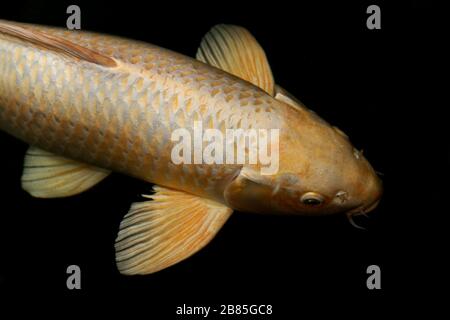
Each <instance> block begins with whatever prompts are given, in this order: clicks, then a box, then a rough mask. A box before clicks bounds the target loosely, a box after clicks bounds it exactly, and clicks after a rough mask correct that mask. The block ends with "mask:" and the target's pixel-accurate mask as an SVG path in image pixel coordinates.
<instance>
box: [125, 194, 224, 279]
mask: <svg viewBox="0 0 450 320" xmlns="http://www.w3.org/2000/svg"><path fill="white" fill-rule="evenodd" d="M153 189H154V190H155V191H156V193H155V194H153V195H151V196H145V197H146V198H149V199H153V201H150V200H148V201H144V202H138V203H133V205H132V206H131V209H130V211H129V212H128V214H127V215H126V216H125V218H124V220H122V223H121V224H120V232H119V235H118V237H117V239H116V262H117V267H118V269H119V271H120V272H121V273H122V274H127V275H132V274H148V273H153V272H156V271H159V270H161V269H164V268H167V267H169V266H171V265H173V264H175V263H177V262H180V261H182V260H184V259H186V258H188V257H189V256H191V255H192V254H194V253H195V252H197V251H199V250H200V249H201V248H203V247H204V246H205V245H206V244H208V243H209V242H210V241H211V239H212V238H213V237H214V236H215V235H216V233H217V232H218V231H219V229H220V228H221V227H222V225H223V224H224V223H225V221H226V220H227V219H228V217H229V216H230V215H231V213H232V210H231V209H230V208H228V207H226V206H224V205H222V204H220V203H217V202H214V201H211V200H207V199H204V198H200V197H197V196H194V195H191V194H188V193H185V192H182V191H175V190H171V189H166V188H163V187H159V186H154V187H153Z"/></svg>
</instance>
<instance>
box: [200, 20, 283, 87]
mask: <svg viewBox="0 0 450 320" xmlns="http://www.w3.org/2000/svg"><path fill="white" fill-rule="evenodd" d="M196 58H197V59H198V60H200V61H202V62H205V63H208V64H210V65H212V66H214V67H216V68H219V69H222V70H224V71H226V72H228V73H231V74H234V75H235V76H237V77H239V78H242V79H244V80H247V81H248V82H251V83H253V84H254V85H256V86H258V87H260V88H261V89H263V90H264V91H266V92H267V93H268V94H270V95H271V96H273V95H274V86H275V83H274V80H273V75H272V70H271V69H270V65H269V62H268V61H267V57H266V54H265V52H264V50H263V49H262V48H261V46H260V45H259V43H258V41H256V39H255V38H254V37H253V36H252V35H251V33H250V32H248V30H247V29H244V28H242V27H238V26H233V25H224V24H220V25H217V26H215V27H213V28H212V29H211V30H210V31H209V32H208V33H207V34H206V35H205V37H204V38H203V40H202V42H201V44H200V48H199V49H198V51H197V56H196Z"/></svg>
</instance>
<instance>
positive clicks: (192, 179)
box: [0, 25, 281, 200]
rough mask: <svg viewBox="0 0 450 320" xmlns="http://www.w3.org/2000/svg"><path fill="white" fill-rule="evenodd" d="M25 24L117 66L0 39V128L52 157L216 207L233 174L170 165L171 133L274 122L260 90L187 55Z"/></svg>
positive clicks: (220, 168) (232, 170) (219, 168)
mask: <svg viewBox="0 0 450 320" xmlns="http://www.w3.org/2000/svg"><path fill="white" fill-rule="evenodd" d="M23 26H24V28H28V29H30V30H36V31H39V32H43V33H45V34H49V35H53V36H57V37H61V38H63V39H67V40H68V41H71V42H73V43H76V44H78V45H80V46H82V47H86V48H89V49H92V50H95V51H96V52H98V53H100V54H103V55H108V56H109V57H111V58H112V59H113V60H114V62H115V63H116V65H115V66H114V67H104V66H101V65H98V64H94V63H91V62H89V61H83V60H78V61H76V60H75V59H73V58H72V57H67V56H65V55H64V54H60V53H58V52H53V51H51V50H47V49H46V48H42V47H39V46H37V45H35V44H33V43H31V44H30V43H29V42H25V41H20V40H19V39H17V38H14V37H11V36H7V35H2V34H0V57H1V58H0V59H1V60H0V74H1V78H0V92H1V94H0V105H1V106H2V108H1V109H0V127H1V128H2V129H3V130H5V131H7V132H9V133H10V134H12V135H14V136H16V137H18V138H20V139H21V140H23V141H25V142H27V143H29V144H30V145H33V146H37V147H39V148H42V149H45V150H47V151H50V152H53V153H55V154H59V155H63V156H66V157H68V158H72V159H76V160H80V161H83V162H86V163H89V164H93V165H96V166H98V167H102V168H107V169H111V170H114V171H118V172H122V173H125V174H128V175H131V176H133V177H136V178H139V179H142V180H145V181H149V182H153V183H157V184H160V185H163V186H168V187H173V188H176V189H181V190H184V191H189V192H191V193H194V194H197V195H201V196H207V197H212V198H215V199H219V200H220V198H221V197H222V196H221V195H223V181H226V180H227V179H229V178H230V177H232V176H233V175H235V174H236V170H239V166H237V165H236V166H233V165H231V166H230V165H196V166H193V165H183V166H175V165H173V163H172V162H171V161H170V155H171V152H170V151H171V149H172V147H173V144H174V142H172V141H171V139H170V138H171V133H172V132H173V131H174V130H175V129H177V128H180V127H182V128H187V129H193V125H194V121H202V122H203V127H204V128H216V129H220V130H225V128H246V127H250V126H252V127H260V128H265V127H273V126H274V125H276V124H275V121H277V120H278V118H279V116H278V115H276V114H275V113H276V112H275V109H274V108H273V105H275V104H277V103H278V104H281V103H279V102H277V101H276V100H275V99H274V98H272V97H270V96H269V95H267V94H266V93H265V92H263V91H262V90H261V89H259V88H257V87H255V86H253V85H251V84H249V83H248V82H245V81H243V80H241V79H239V78H237V77H234V76H232V75H230V74H229V73H226V72H224V71H221V70H219V69H216V68H214V67H211V66H208V65H205V64H203V63H201V62H199V61H198V60H195V59H192V58H190V57H187V56H183V55H181V54H178V53H175V52H172V51H169V50H166V49H162V48H159V47H157V46H154V45H150V44H146V43H142V42H139V41H133V40H128V39H121V38H117V37H113V36H106V35H98V34H92V33H85V32H83V33H81V34H80V33H77V32H72V31H69V30H62V29H57V28H48V27H37V26H29V25H23ZM257 104H259V105H261V106H260V108H261V113H258V114H256V113H253V110H254V108H255V106H256V105H257ZM243 120H244V121H243ZM278 121H279V120H278ZM205 190H206V191H207V192H205ZM222 198H223V197H222Z"/></svg>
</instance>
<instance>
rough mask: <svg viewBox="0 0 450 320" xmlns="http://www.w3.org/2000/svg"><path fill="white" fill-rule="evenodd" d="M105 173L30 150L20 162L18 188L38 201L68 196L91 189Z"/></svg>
mask: <svg viewBox="0 0 450 320" xmlns="http://www.w3.org/2000/svg"><path fill="white" fill-rule="evenodd" d="M36 155H39V156H36ZM109 173H110V171H109V170H106V169H103V168H98V167H95V166H91V165H88V164H85V163H80V162H78V161H75V160H71V159H67V158H64V157H60V156H57V155H54V154H52V153H50V152H46V151H43V150H40V149H38V148H36V147H30V148H29V149H28V151H27V154H26V156H25V161H24V171H23V174H22V179H21V180H22V188H23V189H24V190H25V191H27V192H28V193H30V194H31V195H32V196H34V197H38V198H59V197H68V196H72V195H75V194H78V193H81V192H83V191H85V190H87V189H89V188H91V187H92V186H94V185H95V184H97V183H98V182H100V181H101V180H103V179H104V178H106V177H107V176H108V175H109Z"/></svg>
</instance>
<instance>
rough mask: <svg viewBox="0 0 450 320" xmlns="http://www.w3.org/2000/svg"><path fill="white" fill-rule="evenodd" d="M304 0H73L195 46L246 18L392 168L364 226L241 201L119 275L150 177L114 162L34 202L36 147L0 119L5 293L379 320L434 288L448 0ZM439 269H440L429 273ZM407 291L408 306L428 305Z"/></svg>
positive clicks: (51, 17) (51, 13)
mask: <svg viewBox="0 0 450 320" xmlns="http://www.w3.org/2000/svg"><path fill="white" fill-rule="evenodd" d="M297 2H298V3H296V4H295V5H294V4H292V3H291V2H286V3H282V2H280V1H277V2H275V3H271V4H263V3H256V2H255V3H250V2H244V1H240V2H231V1H230V2H228V1H227V2H225V1H210V2H184V3H183V4H178V3H173V2H169V1H166V2H164V1H159V2H158V3H156V1H145V2H140V3H132V2H129V1H126V2H122V3H113V2H111V3H107V2H105V3H95V4H94V3H90V2H79V1H78V2H74V3H77V4H79V5H80V6H81V12H82V15H81V19H82V20H81V21H82V29H85V30H93V31H98V32H104V33H110V34H116V35H121V36H125V37H129V38H135V39H139V40H143V41H147V42H151V43H153V44H157V45H159V46H162V47H165V48H169V49H172V50H174V51H177V52H180V53H183V54H186V55H189V56H194V55H195V52H196V49H197V46H198V45H199V43H200V41H201V38H202V36H203V35H204V34H205V33H206V32H207V31H208V30H209V29H210V28H211V27H212V26H214V25H215V24H218V23H229V24H237V25H241V26H244V27H246V28H247V29H249V30H250V31H251V32H252V33H253V35H254V36H255V37H256V38H257V39H258V41H259V42H260V43H261V45H262V47H263V48H264V49H265V50H266V53H267V56H268V59H269V62H270V63H271V66H272V70H273V73H274V76H275V79H276V82H277V83H278V84H280V85H281V86H283V87H284V88H286V89H287V90H288V91H290V92H291V93H293V94H294V95H295V96H296V97H298V98H299V99H300V100H301V101H302V102H303V103H305V104H306V105H307V106H308V107H309V108H311V109H313V110H315V111H316V112H317V113H318V114H319V115H321V116H322V117H323V118H324V119H326V120H327V121H329V122H330V123H332V124H333V125H336V126H338V127H339V128H341V129H342V130H343V131H344V132H346V133H347V134H348V135H349V136H350V138H351V140H352V142H353V144H354V145H355V146H356V147H357V148H359V149H364V154H365V155H366V157H367V158H368V159H369V161H370V162H371V163H372V165H373V166H374V167H375V169H376V170H377V171H379V172H382V173H383V174H384V175H383V177H382V179H383V181H384V187H385V194H384V196H383V200H382V202H381V204H380V205H379V207H378V208H377V209H376V210H375V211H373V212H372V213H371V214H370V218H369V219H367V220H365V219H363V220H362V221H360V220H358V222H359V223H360V224H362V225H364V226H365V227H366V228H367V230H366V231H362V230H358V229H356V228H354V227H352V226H351V225H350V224H349V223H348V221H347V220H346V218H345V217H344V216H333V217H317V218H316V217H313V218H305V217H278V216H259V215H253V214H245V213H241V212H236V213H235V214H234V215H233V216H232V218H231V219H230V220H229V221H228V222H227V224H226V225H225V226H224V228H223V229H222V230H221V231H220V233H219V234H218V235H217V237H216V238H215V239H214V240H213V241H212V242H211V243H210V245H208V246H207V247H206V248H205V249H204V250H202V251H200V252H199V253H198V254H196V255H195V256H193V257H191V258H189V259H188V260H185V261H183V262H182V263H179V264H177V265H175V266H173V267H171V268H168V269H166V270H163V271H161V272H158V273H156V274H153V275H148V276H135V277H126V276H122V275H120V274H119V273H118V271H117V270H116V267H115V263H114V246H113V244H114V239H115V237H116V234H117V231H118V225H119V223H120V220H121V219H122V217H123V215H124V214H125V213H126V212H127V210H128V208H129V206H130V204H131V203H132V202H134V201H139V200H140V199H141V198H140V197H139V195H140V194H142V193H148V192H149V190H150V185H149V184H147V183H144V182H141V181H138V180H135V179H132V178H129V177H125V176H122V175H119V174H113V175H112V176H110V177H108V178H107V179H106V180H105V181H103V182H101V183H100V184H99V185H97V186H95V187H94V188H93V189H91V190H89V191H88V192H85V193H84V194H81V195H78V196H74V197H71V198H66V199H51V200H42V199H33V198H32V197H30V196H29V195H28V194H27V193H25V192H24V191H22V190H21V188H20V176H21V171H22V162H23V155H24V152H25V150H26V148H27V145H26V144H24V143H22V142H20V141H17V140H16V139H14V138H12V137H10V136H8V135H7V134H5V133H3V132H0V147H1V150H2V151H1V157H0V168H1V171H2V175H1V177H2V178H1V181H0V188H1V199H2V201H1V209H0V210H1V212H0V221H1V224H0V230H1V232H0V240H1V242H0V250H1V256H0V259H1V260H0V292H3V293H6V294H7V295H9V296H15V295H17V294H19V295H26V296H28V294H32V295H34V297H35V298H36V297H44V298H47V300H46V301H47V304H48V306H49V307H54V302H55V301H56V300H55V299H58V301H59V299H64V300H65V301H67V302H69V303H71V301H79V300H80V299H81V300H90V301H94V302H98V301H100V300H102V298H106V299H107V301H111V304H110V306H109V307H110V309H113V310H120V309H125V310H128V309H132V310H136V309H141V310H143V311H145V312H146V314H147V316H148V317H149V318H150V319H151V318H155V317H154V315H155V314H157V313H158V314H160V315H161V317H162V318H171V317H175V310H176V306H179V305H182V304H183V303H186V304H195V305H217V306H218V305H219V304H226V303H234V304H272V305H273V306H274V314H273V315H272V317H273V318H285V319H287V318H289V319H290V318H294V317H295V318H300V317H302V316H303V315H304V314H305V312H306V311H313V312H314V313H315V314H316V315H320V314H322V313H331V314H333V315H338V314H345V315H361V316H363V317H366V316H367V315H369V314H374V313H375V314H380V315H385V314H386V312H387V307H391V306H402V304H400V302H399V301H400V300H402V299H404V298H405V296H406V295H408V296H411V297H420V296H425V295H427V294H429V293H430V291H426V290H425V289H422V286H421V285H422V284H426V283H433V280H431V278H432V276H433V275H439V274H440V272H441V271H440V266H439V264H438V263H437V262H436V260H435V259H436V258H435V256H434V252H437V251H438V249H437V245H438V244H439V243H440V238H439V237H440V236H441V234H439V233H438V232H434V231H433V229H431V230H430V228H429V227H428V226H429V222H430V220H434V221H435V223H436V224H437V225H439V223H440V220H439V219H440V217H441V216H442V214H444V213H445V212H444V211H442V210H437V209H436V208H437V207H435V206H434V205H435V204H437V203H439V202H442V199H443V198H444V195H445V193H446V192H444V191H443V189H441V188H440V187H437V185H435V184H434V182H431V180H429V178H438V179H439V180H441V179H443V178H444V174H445V173H446V172H444V171H440V169H439V168H442V167H441V164H440V160H436V161H434V157H435V156H436V159H437V158H438V157H437V156H438V154H440V152H442V151H443V150H447V149H448V143H447V144H443V145H442V144H439V143H438V140H437V139H436V138H439V137H442V136H443V131H444V127H442V126H440V125H439V123H440V116H438V114H437V112H438V111H439V110H438V109H439V103H438V102H437V101H436V96H435V95H434V93H432V92H431V93H430V92H428V91H426V89H425V88H426V84H430V83H432V82H433V81H434V80H435V76H434V73H439V72H440V71H439V70H440V69H439V68H440V65H439V64H438V62H437V58H438V55H439V50H438V49H437V45H436V44H437V43H439V41H440V40H442V38H440V35H439V31H440V30H439V28H438V24H439V22H440V21H439V19H438V15H439V11H440V8H438V7H436V5H435V4H434V3H433V2H429V1H428V2H425V1H423V2H421V1H410V2H405V3H401V4H400V3H398V4H397V5H396V6H394V4H392V3H391V4H387V3H383V2H379V1H373V2H359V3H356V2H355V3H352V4H350V3H348V4H342V3H339V4H337V3H333V2H330V3H325V2H314V3H315V4H314V5H312V4H311V2H312V1H310V2H306V1H297ZM69 4H72V3H65V2H63V1H61V2H55V3H40V2H31V1H25V2H24V1H21V2H19V3H16V4H14V3H12V4H9V5H8V6H6V7H5V6H4V5H3V4H2V8H1V10H0V18H1V19H7V20H15V21H22V22H30V23H38V24H48V25H57V26H61V27H65V23H66V19H67V16H68V15H67V14H66V13H65V10H66V8H67V6H68V5H69ZM370 4H378V5H379V6H380V7H381V11H382V29H381V30H368V29H367V28H366V19H367V16H368V15H367V14H366V8H367V6H368V5H370ZM447 38H448V37H447ZM447 82H448V81H447ZM432 89H433V90H434V92H437V91H438V88H437V87H433V88H432ZM441 107H442V105H441ZM430 137H433V138H430ZM444 152H445V153H446V154H445V157H448V151H444ZM447 162H448V160H447ZM430 164H431V165H430ZM436 169H438V170H437V171H436ZM432 172H433V173H432ZM447 211H448V210H447ZM71 264H76V265H79V266H80V267H81V270H82V289H81V290H79V291H76V290H74V291H69V290H67V288H66V278H67V274H66V268H67V266H69V265H71ZM371 264H376V265H379V266H380V267H381V271H382V289H381V290H378V291H376V290H374V291H370V290H368V289H367V288H366V278H367V274H366V268H367V266H369V265H371ZM430 266H433V267H432V269H433V273H432V274H430V273H429V271H425V270H429V269H428V268H427V269H425V268H426V267H430ZM117 298H119V299H121V300H122V298H132V299H130V300H129V299H126V301H130V303H131V304H127V303H124V302H123V300H122V302H121V304H120V305H119V304H117V305H115V302H112V301H116V299H117ZM406 301H409V302H407V303H406V304H405V305H404V306H403V307H404V308H405V309H404V310H411V309H412V310H414V308H418V307H419V306H420V304H412V303H410V302H411V300H406ZM47 304H44V305H43V306H46V305H47ZM130 306H132V308H129V307H130ZM356 307H361V310H363V311H358V312H356V311H355V308H356ZM401 308H402V307H401ZM401 308H400V309H399V310H400V311H401V310H402V309H401ZM359 312H364V313H359ZM288 315H289V317H288ZM258 318H259V317H258Z"/></svg>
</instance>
